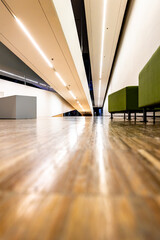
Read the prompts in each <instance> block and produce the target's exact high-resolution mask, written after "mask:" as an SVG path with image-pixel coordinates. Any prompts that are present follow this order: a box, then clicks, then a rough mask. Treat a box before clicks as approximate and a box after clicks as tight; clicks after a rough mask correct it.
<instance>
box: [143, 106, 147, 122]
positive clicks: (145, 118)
mask: <svg viewBox="0 0 160 240" xmlns="http://www.w3.org/2000/svg"><path fill="white" fill-rule="evenodd" d="M143 122H145V123H146V122H147V112H146V109H145V108H143Z"/></svg>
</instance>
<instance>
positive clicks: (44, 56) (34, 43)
mask: <svg viewBox="0 0 160 240" xmlns="http://www.w3.org/2000/svg"><path fill="white" fill-rule="evenodd" d="M14 18H15V20H16V22H17V23H18V25H19V26H20V28H21V29H22V31H23V32H24V33H25V34H26V36H27V37H28V39H29V40H30V41H31V43H32V44H33V46H34V47H35V48H36V49H37V51H38V52H39V54H40V55H41V57H42V58H43V59H44V60H45V62H46V63H47V64H48V66H49V67H50V68H53V65H52V64H51V62H50V61H49V59H48V58H47V57H46V55H45V54H44V52H43V51H42V49H41V48H40V47H39V45H38V44H37V43H36V41H35V40H34V38H33V37H32V36H31V34H30V32H29V31H28V30H27V28H26V27H25V26H24V24H23V23H22V22H21V21H20V20H19V19H18V18H17V17H16V16H15V15H14Z"/></svg>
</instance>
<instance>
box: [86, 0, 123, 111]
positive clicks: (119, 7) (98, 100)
mask: <svg viewBox="0 0 160 240" xmlns="http://www.w3.org/2000/svg"><path fill="white" fill-rule="evenodd" d="M84 2H85V12H86V19H87V29H88V40H89V49H90V59H91V70H92V80H93V89H94V100H95V106H99V107H101V106H102V104H103V100H104V97H105V92H106V88H107V84H108V80H109V75H110V71H111V67H112V63H113V58H114V54H115V50H116V46H117V42H118V38H119V34H120V29H121V25H122V21H123V17H124V12H125V8H126V4H127V0H98V1H97V0H84ZM104 6H105V9H104ZM104 13H105V14H106V15H104ZM104 16H106V17H105V18H104ZM103 20H104V23H105V24H104V28H103ZM103 31H104V45H103V46H102V33H103ZM102 47H103V54H102V56H103V57H102V59H103V61H102V63H103V64H102V77H101V78H100V62H101V51H102ZM100 80H101V87H100Z"/></svg>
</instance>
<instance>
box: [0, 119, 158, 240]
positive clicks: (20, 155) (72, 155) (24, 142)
mask: <svg viewBox="0 0 160 240" xmlns="http://www.w3.org/2000/svg"><path fill="white" fill-rule="evenodd" d="M0 239H1V240H33V239H35V240H66V239H67V240H72V239H73V240H91V239H93V240H99V239H100V240H101V239H104V240H126V239H127V240H133V239H134V240H141V239H148V240H155V239H156V240H159V239H160V122H157V123H156V124H155V125H153V124H152V123H147V125H145V124H143V123H141V122H137V123H136V124H135V122H134V121H130V122H129V121H125V122H124V121H123V120H122V119H114V120H113V121H111V120H110V119H108V118H107V117H104V118H98V117H97V118H92V117H86V118H84V117H77V118H70V117H68V118H67V117H66V118H50V119H41V120H12V121H10V120H0Z"/></svg>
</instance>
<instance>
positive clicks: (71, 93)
mask: <svg viewBox="0 0 160 240" xmlns="http://www.w3.org/2000/svg"><path fill="white" fill-rule="evenodd" d="M69 93H70V95H71V96H72V97H73V98H74V99H75V100H76V99H77V98H76V97H75V96H74V94H73V92H72V91H71V90H69Z"/></svg>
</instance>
